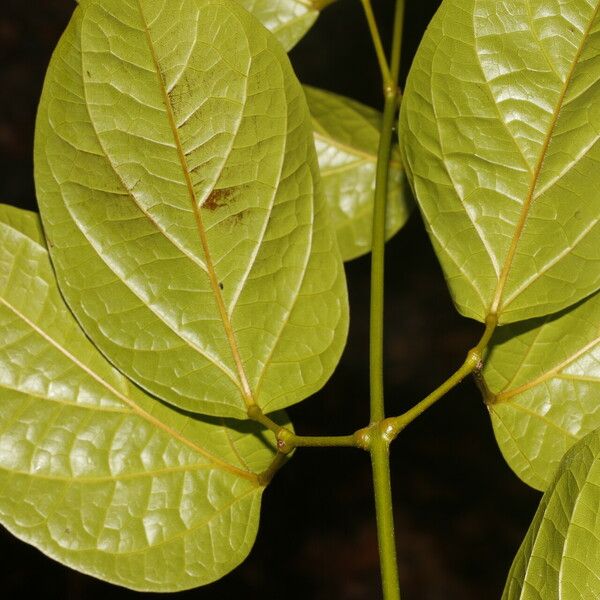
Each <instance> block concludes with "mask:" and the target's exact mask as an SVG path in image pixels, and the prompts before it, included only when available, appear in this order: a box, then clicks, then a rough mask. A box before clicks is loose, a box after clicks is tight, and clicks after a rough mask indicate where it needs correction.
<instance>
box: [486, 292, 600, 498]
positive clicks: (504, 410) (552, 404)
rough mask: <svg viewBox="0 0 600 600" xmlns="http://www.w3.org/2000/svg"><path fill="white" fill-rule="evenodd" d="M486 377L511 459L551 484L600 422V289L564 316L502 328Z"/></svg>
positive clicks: (542, 485) (542, 484) (531, 479)
mask: <svg viewBox="0 0 600 600" xmlns="http://www.w3.org/2000/svg"><path fill="white" fill-rule="evenodd" d="M483 377H484V381H485V383H486V385H487V387H488V388H489V395H488V398H487V403H488V408H489V410H490V414H491V417H492V423H493V426H494V432H495V434H496V439H497V440H498V444H499V446H500V449H501V450H502V452H503V454H504V456H505V458H506V460H507V461H508V463H509V465H510V466H511V468H512V469H513V470H514V471H515V473H517V475H519V477H521V478H522V479H523V480H524V481H525V482H526V483H528V484H529V485H531V486H533V487H535V488H538V489H540V490H543V489H546V488H547V487H548V485H549V484H550V481H551V480H552V477H553V476H554V473H555V472H556V469H557V467H558V464H559V462H560V460H561V459H562V457H563V455H564V454H565V452H566V451H567V450H568V448H570V447H571V445H573V444H574V443H575V442H576V441H577V440H578V439H579V438H582V437H583V436H584V435H586V434H587V433H589V432H590V431H593V430H595V429H597V428H598V427H600V403H599V402H598V399H599V398H600V293H599V294H595V295H594V296H592V297H591V298H589V299H587V300H585V301H584V302H582V303H580V304H579V305H577V306H576V307H574V308H572V309H570V310H568V311H563V313H559V314H558V315H553V316H549V317H545V318H542V319H537V320H535V321H533V322H531V321H530V322H525V323H519V324H517V325H509V326H507V327H502V328H500V329H499V330H498V332H497V333H496V335H495V336H494V338H493V339H492V348H491V353H490V355H489V357H488V358H487V359H486V361H485V368H484V370H483Z"/></svg>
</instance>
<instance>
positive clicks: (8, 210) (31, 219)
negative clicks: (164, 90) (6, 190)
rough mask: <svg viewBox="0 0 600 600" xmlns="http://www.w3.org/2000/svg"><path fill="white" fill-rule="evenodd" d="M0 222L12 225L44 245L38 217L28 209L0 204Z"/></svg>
mask: <svg viewBox="0 0 600 600" xmlns="http://www.w3.org/2000/svg"><path fill="white" fill-rule="evenodd" d="M0 223H3V224H4V225H7V226H8V227H12V228H13V229H16V230H17V231H19V232H21V233H22V234H23V235H26V236H27V237H28V238H31V239H32V240H33V241H34V242H37V243H38V244H40V245H41V246H44V247H45V245H46V243H45V239H44V232H43V231H42V224H41V223H40V219H39V217H38V216H37V215H36V214H34V213H32V212H31V211H30V210H23V209H21V208H17V207H15V206H9V205H8V204H0Z"/></svg>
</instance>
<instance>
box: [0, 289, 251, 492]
mask: <svg viewBox="0 0 600 600" xmlns="http://www.w3.org/2000/svg"><path fill="white" fill-rule="evenodd" d="M0 304H3V305H4V306H5V307H6V308H8V310H10V311H12V312H13V313H14V314H15V315H16V316H17V317H18V318H19V319H21V320H22V321H23V322H24V323H25V324H26V325H28V326H29V327H30V328H31V329H32V330H33V331H34V332H35V333H37V334H38V335H39V336H40V337H42V338H43V339H44V340H46V342H48V343H49V344H50V345H51V346H52V347H54V348H55V349H56V350H58V351H59V352H60V353H61V354H62V355H63V356H65V358H67V359H68V360H69V361H71V362H72V363H73V364H75V365H76V366H77V367H79V368H80V369H81V370H82V371H84V372H85V373H86V374H87V375H89V376H90V377H91V378H92V379H94V381H96V382H97V383H99V384H100V385H101V386H102V387H104V388H105V389H106V390H108V391H109V392H110V393H111V394H113V396H115V397H116V398H118V399H119V400H121V401H122V402H123V403H124V404H125V405H127V406H129V407H130V408H131V410H132V412H133V413H134V414H136V415H138V416H139V417H140V418H142V419H144V420H145V421H147V422H148V423H150V424H151V425H153V426H155V427H157V428H158V429H161V430H162V431H164V432H165V433H166V434H167V435H169V436H170V437H172V438H174V439H176V440H178V441H179V442H181V443H182V444H184V445H186V446H188V447H189V448H191V449H192V450H194V451H195V452H197V453H198V454H200V455H201V456H204V457H205V458H207V459H208V460H210V461H211V462H212V463H213V464H214V466H215V467H216V468H220V469H223V470H225V471H229V472H230V473H233V474H235V475H238V476H240V477H243V478H244V479H249V480H250V481H254V482H258V479H257V477H256V474H254V473H249V472H248V471H243V470H242V469H239V468H237V467H234V466H233V465H231V464H229V463H227V462H225V461H223V460H221V459H220V458H218V457H217V456H215V455H213V454H212V453H210V452H208V451H207V450H205V449H204V448H202V447H200V446H198V445H196V444H195V443H194V442H192V441H191V440H189V439H188V438H186V437H184V436H182V435H181V434H179V433H178V432H177V431H175V430H174V429H172V428H171V427H169V426H167V425H165V424H164V423H163V422H162V421H160V420H159V419H157V418H156V417H154V416H153V415H151V414H150V413H148V412H147V411H145V410H144V409H143V408H141V407H140V406H138V405H137V404H136V403H135V402H134V401H133V400H132V399H131V398H129V397H127V396H125V395H124V394H123V393H121V392H120V391H119V390H117V389H115V388H114V387H113V386H112V385H111V384H110V383H108V382H107V381H106V380H104V379H103V378H102V377H101V376H100V375H98V374H97V373H95V372H94V371H93V370H92V369H91V368H89V367H88V366H87V365H86V364H84V363H83V362H81V361H80V360H79V359H77V357H75V355H73V354H72V353H71V352H69V351H68V350H67V349H66V348H64V347H63V346H62V345H61V344H59V343H58V342H57V341H56V340H54V339H53V338H52V336H50V335H49V334H47V333H46V332H45V331H44V330H42V329H41V328H40V327H38V326H37V324H36V323H34V322H33V321H31V320H30V319H29V318H27V317H26V316H25V315H24V314H23V313H22V312H21V311H20V310H19V309H17V308H16V307H15V306H13V305H12V304H11V303H10V302H8V301H7V300H6V299H5V298H3V297H0Z"/></svg>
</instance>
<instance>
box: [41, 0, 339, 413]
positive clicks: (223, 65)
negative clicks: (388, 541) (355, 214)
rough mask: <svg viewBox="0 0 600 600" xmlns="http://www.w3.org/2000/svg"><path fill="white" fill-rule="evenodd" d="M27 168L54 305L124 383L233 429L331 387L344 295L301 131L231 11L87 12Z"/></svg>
mask: <svg viewBox="0 0 600 600" xmlns="http://www.w3.org/2000/svg"><path fill="white" fill-rule="evenodd" d="M35 159H36V160H35V166H36V169H35V171H36V172H35V175H36V186H37V190H38V197H39V201H40V208H41V211H42V218H43V220H44V226H45V231H46V234H47V235H48V236H49V238H50V239H51V242H50V249H51V254H52V260H53V263H54V267H55V269H56V272H57V276H58V279H59V284H60V286H61V291H62V292H63V294H64V296H65V298H66V300H67V303H68V304H69V306H70V307H71V309H72V310H73V312H74V313H75V315H76V317H77V318H78V320H79V321H80V323H81V325H82V326H83V327H84V329H85V331H86V333H87V334H88V335H89V336H90V337H91V338H92V340H93V341H94V342H95V344H96V345H97V346H98V347H99V348H100V349H101V350H102V351H103V352H104V353H105V354H106V355H107V356H108V357H109V359H110V360H111V361H112V362H114V363H115V364H116V365H117V366H118V367H119V369H121V370H122V371H123V372H124V373H125V374H126V375H128V376H129V377H131V378H132V379H133V380H134V381H136V382H137V383H139V384H140V385H142V386H143V387H144V388H146V389H148V390H150V391H151V392H152V393H153V394H155V395H157V396H159V397H160V398H162V399H164V400H166V401H168V402H170V403H172V404H174V405H176V406H179V407H181V408H184V409H186V410H190V411H193V412H199V413H204V414H211V415H216V416H227V417H237V418H244V417H245V416H246V410H247V408H248V407H249V406H252V405H255V404H257V405H259V406H260V407H261V408H262V409H263V410H264V411H265V412H267V411H272V410H275V409H279V408H283V407H285V406H289V405H290V404H293V403H295V402H298V401H300V400H302V399H304V398H306V397H307V396H309V395H310V394H312V393H313V392H315V391H316V390H317V389H319V388H320V387H321V386H322V385H323V384H324V382H325V381H326V380H327V379H328V377H329V375H330V374H331V372H332V370H333V369H334V367H335V365H336V364H337V362H338V360H339V357H340V354H341V351H342V348H343V346H344V343H345V338H346V330H347V297H346V287H345V277H344V271H343V264H342V262H341V259H340V255H339V251H338V248H337V244H336V240H335V233H334V231H333V229H332V228H331V226H330V223H329V220H328V216H327V212H326V210H327V207H326V204H325V200H324V197H323V194H322V190H321V186H320V183H319V173H318V165H317V161H316V156H315V152H314V145H313V140H312V129H311V126H310V117H309V114H308V109H307V107H306V102H305V100H304V94H303V93H302V89H301V87H300V85H299V83H298V81H297V80H296V78H295V76H294V74H293V72H292V70H291V66H290V64H289V61H288V59H287V56H286V55H285V53H284V52H283V50H282V49H281V47H280V45H279V44H278V43H277V42H276V40H275V39H274V38H273V36H272V35H271V34H270V33H269V32H268V31H267V30H265V29H264V28H263V27H262V26H261V25H260V24H259V23H258V22H257V21H256V20H255V19H254V18H253V17H252V16H251V15H250V14H248V13H247V12H246V11H245V10H244V9H242V8H241V7H240V6H239V5H238V4H236V3H235V2H232V1H228V0H208V1H201V0H170V1H169V2H166V3H165V2H163V1H161V0H102V1H100V0H87V2H86V3H85V4H83V5H82V6H80V7H79V8H78V9H77V10H76V11H75V14H74V17H73V19H72V21H71V23H70V25H69V27H68V29H67V31H66V32H65V34H64V36H63V38H62V39H61V41H60V43H59V45H58V48H57V50H56V52H55V54H54V57H53V59H52V62H51V64H50V67H49V69H48V74H47V78H46V83H45V86H44V91H43V95H42V100H41V104H40V109H39V114H38V122H37V130H36V148H35Z"/></svg>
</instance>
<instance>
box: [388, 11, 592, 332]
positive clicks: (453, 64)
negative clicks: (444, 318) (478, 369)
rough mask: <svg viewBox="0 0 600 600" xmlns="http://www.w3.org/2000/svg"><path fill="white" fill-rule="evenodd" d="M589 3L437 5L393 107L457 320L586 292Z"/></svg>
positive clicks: (505, 316) (538, 307) (556, 305)
mask: <svg viewBox="0 0 600 600" xmlns="http://www.w3.org/2000/svg"><path fill="white" fill-rule="evenodd" d="M599 9H600V2H598V1H597V0H567V1H562V0H536V1H534V0H517V1H515V2H509V3H506V2H494V1H492V0H467V1H465V0H445V1H444V3H443V5H442V7H441V9H440V10H439V12H438V13H437V15H436V16H435V18H434V20H433V21H432V23H431V25H430V27H429V29H428V31H427V33H426V34H425V36H424V38H423V41H422V44H421V47H420V49H419V51H418V53H417V56H416V58H415V61H414V63H413V67H412V69H411V73H410V76H409V78H408V82H407V86H406V92H405V96H404V100H403V103H402V115H401V123H400V134H401V143H402V144H403V151H404V153H405V155H406V168H407V170H408V172H409V178H410V179H411V181H412V185H413V187H414V191H415V194H416V196H417V198H418V201H419V204H420V207H421V210H422V213H423V215H424V219H425V221H426V223H427V227H428V229H429V233H430V236H431V238H432V241H433V244H434V246H435V249H436V252H437V254H438V256H439V258H440V261H441V263H442V266H443V269H444V272H445V275H446V278H447V280H448V284H449V286H450V289H451V292H452V295H453V297H454V300H455V303H456V305H457V307H458V309H459V310H460V311H461V312H462V313H463V314H465V315H467V316H469V317H473V318H476V319H479V320H484V318H485V316H486V315H487V314H488V313H492V314H496V315H497V316H498V317H499V322H501V323H508V322H514V321H519V320H522V319H527V318H530V317H538V316H543V315H545V314H549V313H552V312H556V311H558V310H561V309H563V308H565V307H567V306H570V305H572V304H574V303H575V302H577V301H579V300H581V299H582V298H584V297H586V296H587V295H589V294H590V293H592V292H594V291H596V290H597V289H598V287H599V286H600V226H599V224H598V219H599V216H600V169H598V163H599V161H600V145H599V144H598V140H599V134H598V132H599V131H600V108H599V107H600V85H599V84H598V81H599V78H600V59H599V56H600V33H599V26H600V17H599V15H598V12H599Z"/></svg>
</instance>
